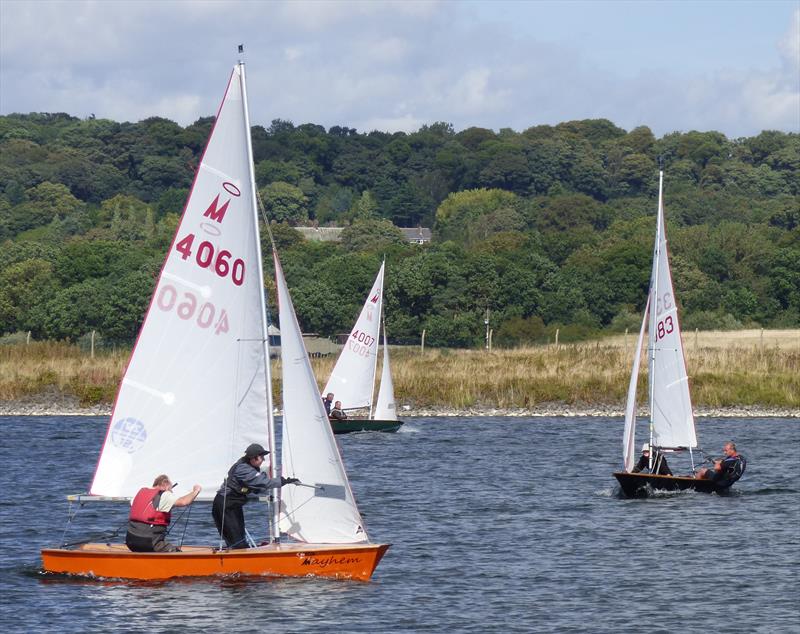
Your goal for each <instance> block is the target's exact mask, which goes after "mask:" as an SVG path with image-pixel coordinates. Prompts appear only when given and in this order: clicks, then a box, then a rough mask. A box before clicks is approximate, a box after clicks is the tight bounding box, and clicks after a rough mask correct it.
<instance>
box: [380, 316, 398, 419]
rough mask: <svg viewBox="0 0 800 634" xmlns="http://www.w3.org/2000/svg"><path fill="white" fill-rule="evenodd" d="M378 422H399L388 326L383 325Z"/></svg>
mask: <svg viewBox="0 0 800 634" xmlns="http://www.w3.org/2000/svg"><path fill="white" fill-rule="evenodd" d="M375 419H376V420H397V407H396V406H395V402H394V382H393V381H392V369H391V367H390V366H389V346H388V345H386V324H384V325H383V367H382V368H381V384H380V387H379V388H378V399H377V400H376V401H375Z"/></svg>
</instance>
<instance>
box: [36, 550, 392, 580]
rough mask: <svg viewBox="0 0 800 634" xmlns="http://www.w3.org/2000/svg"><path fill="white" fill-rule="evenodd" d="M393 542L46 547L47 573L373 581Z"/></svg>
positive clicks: (43, 555)
mask: <svg viewBox="0 0 800 634" xmlns="http://www.w3.org/2000/svg"><path fill="white" fill-rule="evenodd" d="M388 548H389V544H272V545H267V546H259V547H257V548H246V549H241V550H233V551H231V550H223V551H219V550H216V549H214V548H210V547H198V546H184V547H183V548H182V550H181V551H180V552H177V553H134V552H131V551H130V550H129V549H128V547H127V546H125V544H84V545H82V546H81V547H80V548H76V549H62V548H53V549H44V550H42V564H43V567H44V570H45V572H51V573H61V574H70V575H80V576H86V577H101V578H117V579H141V580H150V579H171V578H175V577H219V576H229V575H243V576H270V577H272V576H275V577H328V578H335V579H355V580H358V581H369V579H370V577H371V576H372V573H373V571H374V570H375V567H376V566H377V565H378V562H379V561H380V560H381V558H382V557H383V555H384V553H386V551H387V550H388Z"/></svg>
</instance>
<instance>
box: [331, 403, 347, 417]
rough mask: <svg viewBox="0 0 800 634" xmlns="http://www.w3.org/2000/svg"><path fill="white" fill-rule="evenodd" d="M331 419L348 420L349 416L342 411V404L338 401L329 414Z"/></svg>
mask: <svg viewBox="0 0 800 634" xmlns="http://www.w3.org/2000/svg"><path fill="white" fill-rule="evenodd" d="M329 416H330V418H335V419H336V420H345V419H346V418H347V414H346V413H345V411H344V410H343V409H342V402H341V401H336V403H334V405H333V409H332V410H331V411H330V414H329Z"/></svg>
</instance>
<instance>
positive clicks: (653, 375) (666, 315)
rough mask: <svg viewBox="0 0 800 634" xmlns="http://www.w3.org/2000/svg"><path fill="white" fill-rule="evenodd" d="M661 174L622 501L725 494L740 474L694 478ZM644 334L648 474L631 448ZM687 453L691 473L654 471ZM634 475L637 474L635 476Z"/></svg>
mask: <svg viewBox="0 0 800 634" xmlns="http://www.w3.org/2000/svg"><path fill="white" fill-rule="evenodd" d="M663 192H664V172H663V171H660V172H659V180H658V212H657V219H656V237H655V246H654V249H653V269H652V272H651V276H650V292H649V294H648V297H647V302H646V305H645V309H644V314H643V316H642V326H641V329H640V330H639V338H638V340H637V343H636V348H635V351H634V359H633V368H632V370H631V379H630V383H629V385H628V398H627V403H626V406H625V431H624V434H623V457H624V464H625V470H624V471H621V472H617V473H614V474H613V475H614V477H615V478H616V479H617V482H619V485H620V489H621V491H622V494H623V495H625V496H626V497H641V496H646V495H648V493H649V492H651V491H683V490H687V489H693V490H695V491H700V492H703V493H714V492H717V493H719V492H722V491H725V490H727V489H728V488H729V487H730V486H731V485H732V484H733V483H734V482H735V481H736V480H738V479H739V477H741V474H742V473H743V472H744V460H743V459H742V458H741V457H740V460H741V470H740V471H739V472H738V474H736V475H735V476H733V477H717V476H714V475H712V477H711V478H708V479H703V478H698V477H696V475H695V474H696V471H697V466H696V465H695V456H694V450H695V449H697V433H696V430H695V423H694V413H693V412H692V401H691V396H690V394H689V377H688V375H687V373H686V360H685V357H684V354H683V342H682V339H681V329H680V323H679V321H678V305H677V300H676V298H675V291H674V289H673V285H672V274H671V272H670V266H669V256H668V252H667V239H666V231H665V225H664V197H663ZM645 330H647V336H648V345H647V351H648V369H649V371H648V388H649V389H648V403H649V411H650V425H649V436H650V440H649V442H648V443H646V446H645V447H644V448H643V449H645V448H646V449H647V450H648V460H647V465H646V467H645V468H646V469H647V471H648V472H649V473H646V472H642V471H639V470H638V469H636V470H635V469H634V456H633V453H634V447H635V435H636V388H637V384H638V378H639V361H640V358H641V349H642V342H643V339H644V333H645ZM680 452H688V453H689V458H690V461H691V471H692V473H691V475H684V476H680V475H672V474H671V473H669V471H668V470H666V471H667V473H666V474H665V473H659V471H661V470H660V469H659V468H658V466H659V461H661V460H664V459H665V456H666V455H677V454H678V453H680ZM635 471H638V472H635Z"/></svg>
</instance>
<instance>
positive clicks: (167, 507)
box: [125, 475, 200, 553]
mask: <svg viewBox="0 0 800 634" xmlns="http://www.w3.org/2000/svg"><path fill="white" fill-rule="evenodd" d="M173 486H174V485H173V484H172V482H170V479H169V477H168V476H165V475H160V476H158V477H157V478H156V479H155V480H154V481H153V486H152V487H144V488H141V489H139V492H138V493H137V494H136V495H135V496H134V498H133V500H132V501H131V513H130V515H129V516H128V533H127V535H126V536H125V543H126V544H127V546H128V548H130V549H131V550H132V551H134V552H137V553H151V552H157V553H174V552H175V551H177V550H178V547H177V546H175V545H174V544H170V543H169V542H168V541H166V536H167V528H168V527H169V520H170V515H171V514H170V511H171V510H172V507H173V506H188V505H189V504H191V503H192V502H194V499H195V498H196V497H197V496H198V494H199V493H200V485H199V484H195V485H194V486H193V487H192V490H191V492H190V493H187V494H186V495H184V496H182V497H177V496H176V495H175V494H174V493H173V492H172V487H173Z"/></svg>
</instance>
